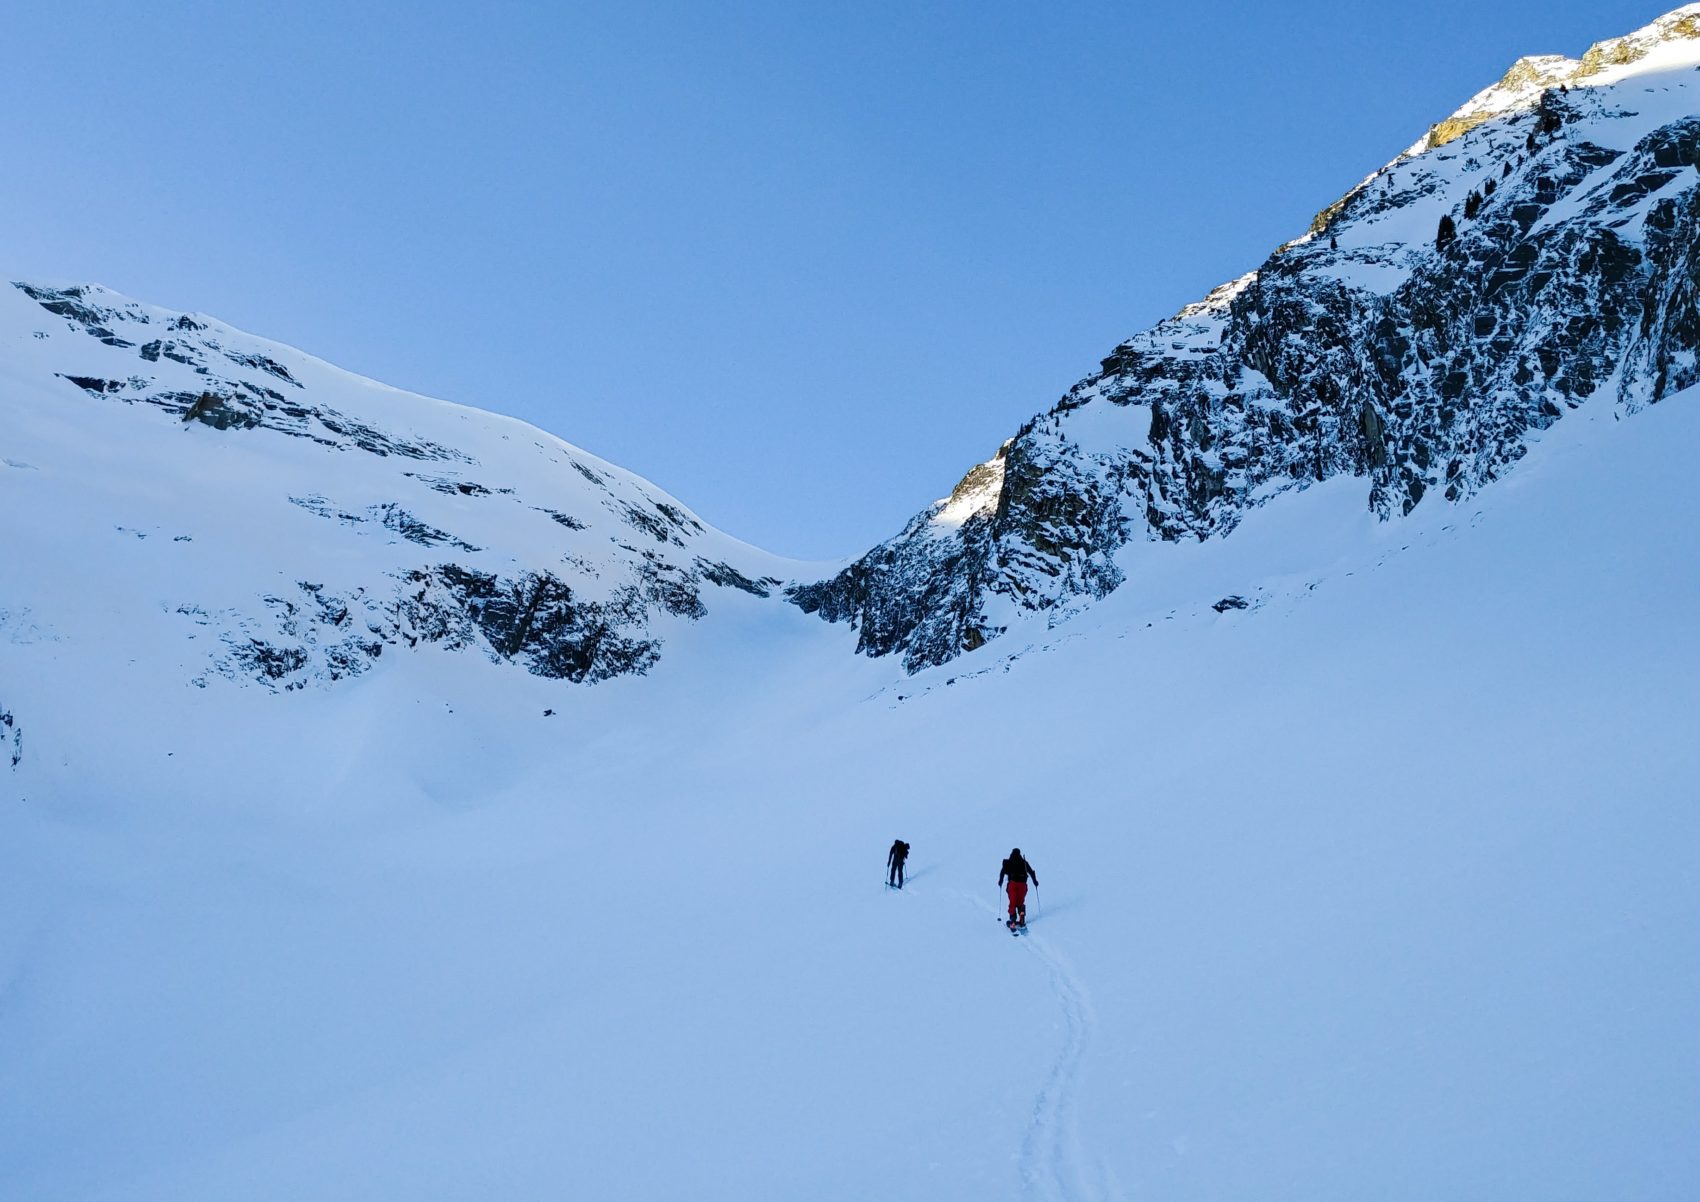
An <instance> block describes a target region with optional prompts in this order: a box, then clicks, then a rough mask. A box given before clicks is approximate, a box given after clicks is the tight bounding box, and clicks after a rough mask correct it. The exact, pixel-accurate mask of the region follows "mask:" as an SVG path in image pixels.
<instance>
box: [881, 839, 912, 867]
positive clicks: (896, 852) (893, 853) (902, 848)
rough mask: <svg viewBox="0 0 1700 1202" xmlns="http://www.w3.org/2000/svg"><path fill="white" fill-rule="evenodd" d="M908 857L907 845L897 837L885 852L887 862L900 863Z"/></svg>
mask: <svg viewBox="0 0 1700 1202" xmlns="http://www.w3.org/2000/svg"><path fill="white" fill-rule="evenodd" d="M908 858H909V845H908V844H907V843H905V842H904V841H903V840H901V839H899V840H897V841H896V842H895V843H893V844H892V845H891V850H890V851H888V852H886V853H885V862H886V863H887V864H901V863H903V861H905V860H907V859H908Z"/></svg>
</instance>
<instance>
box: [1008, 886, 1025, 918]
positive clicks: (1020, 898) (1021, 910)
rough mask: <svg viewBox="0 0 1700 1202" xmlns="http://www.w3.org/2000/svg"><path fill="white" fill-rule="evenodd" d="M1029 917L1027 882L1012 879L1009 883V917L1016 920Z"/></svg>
mask: <svg viewBox="0 0 1700 1202" xmlns="http://www.w3.org/2000/svg"><path fill="white" fill-rule="evenodd" d="M1026 917H1027V882H1026V881H1011V882H1010V883H1009V918H1010V921H1011V922H1014V921H1015V920H1016V919H1017V918H1026Z"/></svg>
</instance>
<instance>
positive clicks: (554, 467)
mask: <svg viewBox="0 0 1700 1202" xmlns="http://www.w3.org/2000/svg"><path fill="white" fill-rule="evenodd" d="M1696 22H1700V6H1690V7H1689V8H1687V9H1684V10H1680V11H1679V12H1677V13H1675V14H1672V15H1671V16H1670V17H1668V18H1666V19H1664V20H1663V21H1661V22H1658V23H1656V24H1655V25H1654V26H1651V27H1649V29H1648V30H1647V31H1643V32H1641V33H1639V34H1636V35H1632V36H1631V37H1630V38H1627V39H1621V40H1619V41H1617V42H1612V43H1602V45H1601V46H1600V47H1596V49H1595V50H1594V51H1590V53H1589V55H1588V56H1587V57H1586V58H1584V59H1583V60H1579V61H1575V62H1573V61H1572V60H1568V59H1552V58H1548V59H1535V60H1523V61H1522V62H1521V63H1519V65H1518V66H1517V67H1515V68H1513V70H1512V72H1511V73H1510V74H1509V75H1508V76H1507V77H1506V80H1505V81H1503V82H1502V83H1501V84H1500V85H1496V87H1495V88H1491V89H1489V90H1487V91H1486V92H1484V93H1482V94H1481V95H1479V96H1478V97H1476V98H1475V99H1474V100H1472V101H1471V102H1470V104H1469V105H1466V106H1465V108H1464V109H1462V110H1460V112H1459V114H1458V115H1456V116H1455V117H1454V118H1452V119H1450V120H1449V121H1448V122H1443V123H1441V124H1440V125H1438V126H1436V127H1435V129H1434V130H1433V131H1431V133H1430V134H1429V135H1428V136H1427V137H1426V138H1425V139H1424V141H1423V142H1422V143H1419V145H1418V146H1417V147H1414V148H1413V149H1412V150H1411V151H1410V152H1409V153H1408V154H1407V155H1405V156H1402V157H1401V158H1400V159H1398V160H1396V161H1395V162H1394V163H1393V164H1391V165H1389V167H1387V168H1386V169H1384V170H1383V171H1382V172H1378V173H1377V174H1376V175H1375V176H1372V177H1371V178H1370V180H1368V181H1366V182H1365V184H1363V185H1361V186H1360V187H1358V188H1357V189H1354V190H1353V191H1352V192H1351V193H1350V194H1348V196H1347V197H1346V198H1345V200H1344V201H1343V202H1342V204H1341V205H1339V206H1336V207H1333V208H1331V209H1330V210H1328V211H1326V212H1325V213H1324V214H1322V216H1321V217H1320V218H1319V223H1318V226H1317V228H1316V230H1314V231H1313V232H1312V233H1311V234H1310V235H1308V236H1306V237H1305V238H1303V239H1300V240H1299V241H1298V242H1297V243H1294V244H1292V245H1291V246H1289V247H1286V248H1284V249H1283V251H1282V252H1280V253H1278V254H1277V255H1275V256H1273V257H1272V258H1271V259H1270V260H1269V262H1268V263H1266V264H1265V265H1264V266H1263V267H1262V268H1260V269H1259V271H1257V272H1256V273H1254V274H1253V275H1251V276H1248V277H1246V278H1245V279H1243V280H1240V281H1236V282H1235V283H1233V284H1230V285H1228V286H1226V287H1225V288H1223V289H1221V290H1218V292H1217V293H1215V294H1213V295H1212V296H1211V297H1209V298H1207V299H1206V300H1205V301H1204V302H1202V303H1201V304H1199V305H1197V306H1192V307H1190V308H1188V309H1186V310H1183V311H1182V313H1181V314H1179V315H1178V316H1177V317H1176V318H1174V319H1172V320H1171V321H1169V322H1166V323H1164V324H1163V325H1161V326H1159V327H1158V328H1157V329H1155V330H1153V331H1150V332H1148V333H1146V334H1143V335H1141V336H1139V337H1137V338H1135V339H1132V340H1130V341H1129V342H1128V343H1126V344H1124V345H1123V346H1122V347H1120V348H1117V350H1116V352H1115V353H1114V354H1113V355H1112V356H1111V357H1110V359H1109V360H1107V361H1106V364H1105V367H1104V369H1103V371H1102V372H1100V373H1097V374H1095V375H1094V376H1092V377H1091V378H1089V379H1088V380H1086V381H1084V382H1082V384H1080V385H1079V386H1077V387H1076V388H1075V389H1074V390H1072V391H1071V392H1070V393H1069V394H1068V395H1067V396H1066V397H1065V398H1064V399H1063V401H1062V402H1060V403H1059V404H1058V405H1057V406H1056V407H1055V408H1054V409H1053V410H1052V411H1050V412H1048V413H1047V414H1045V415H1043V416H1042V417H1040V418H1036V419H1035V420H1034V421H1033V422H1032V423H1030V424H1029V425H1028V426H1027V427H1026V428H1025V429H1023V430H1022V431H1021V432H1020V433H1019V434H1018V435H1017V437H1016V438H1014V439H1013V440H1011V442H1009V443H1008V444H1007V445H1006V446H1005V447H1004V448H1003V450H1002V451H1000V453H999V454H998V455H997V456H994V457H993V458H992V459H991V460H989V461H988V462H987V463H985V464H984V465H982V466H980V467H978V468H976V469H975V470H974V471H972V472H970V473H969V475H968V477H967V478H966V479H965V480H964V481H963V483H962V484H961V485H960V486H959V487H958V488H957V489H956V490H955V492H954V493H953V494H952V495H951V496H950V497H949V498H947V499H946V500H944V501H941V502H939V503H938V504H937V505H935V506H933V507H931V508H929V509H928V510H927V511H926V512H925V513H923V514H922V515H921V516H920V517H918V518H917V519H916V521H915V522H914V523H912V524H911V526H910V527H909V529H908V530H906V531H905V532H904V534H903V535H902V536H900V537H899V538H898V539H896V540H893V541H892V542H891V543H889V544H886V545H885V546H884V547H882V548H879V549H876V550H875V551H874V552H871V553H870V554H869V555H868V556H866V557H864V558H862V559H861V560H859V561H857V562H856V563H855V564H853V565H852V566H850V567H849V568H848V569H845V570H843V571H839V570H838V566H832V567H822V566H820V565H802V564H796V563H792V562H787V561H783V560H778V559H776V558H774V557H772V556H769V555H766V554H764V553H762V552H760V551H758V550H755V549H753V548H750V547H747V546H745V545H743V544H741V543H738V542H737V541H735V540H734V539H732V538H730V537H728V536H726V535H723V534H721V533H719V532H717V531H714V530H712V529H709V528H706V527H705V526H704V524H703V523H701V522H700V521H699V520H697V519H696V518H695V517H693V516H692V515H691V513H690V511H689V510H688V509H687V508H686V507H685V506H684V505H683V504H682V503H680V502H678V501H676V500H674V499H673V498H671V497H669V496H668V495H667V494H666V493H664V492H662V491H661V490H659V489H658V488H656V487H654V486H653V485H650V484H648V483H646V482H644V481H642V480H639V479H637V478H635V477H633V476H632V475H630V474H629V473H626V472H623V471H621V470H620V469H618V468H615V467H612V466H610V465H608V464H606V463H603V462H601V461H600V460H597V459H595V458H593V457H592V456H590V455H588V454H586V453H584V452H582V451H579V450H576V449H574V448H573V447H570V446H568V445H567V444H565V443H562V442H560V441H558V440H556V439H554V438H553V437H551V436H549V435H546V434H543V433H541V432H539V431H537V430H535V429H533V428H531V427H529V426H527V425H524V424H523V423H519V422H515V421H511V420H509V419H506V418H500V417H495V416H492V415H490V414H486V413H480V412H477V411H475V410H470V409H465V408H461V407H458V406H455V405H450V404H446V403H443V402H439V401H433V400H429V399H426V398H423V397H419V396H414V395H411V394H408V393H403V392H399V391H397V390H394V389H390V388H386V387H384V386H383V385H380V384H376V383H373V382H372V381H369V380H364V379H360V378H358V377H355V376H352V375H349V374H347V373H345V372H342V371H339V370H338V369H336V368H333V367H330V366H329V365H327V364H324V363H322V362H320V361H318V360H315V359H312V358H311V357H309V356H307V355H304V354H301V353H300V352H298V351H294V350H291V349H289V348H287V347H282V346H279V345H277V344H274V343H270V342H266V341H264V340H262V339H258V338H254V337H252V336H249V335H246V334H243V333H240V332H239V331H236V330H233V329H231V328H229V327H227V326H224V325H222V324H220V323H218V322H216V321H213V320H212V319H209V318H205V317H202V316H199V315H189V314H179V313H171V312H166V311H163V310H159V309H155V308H151V307H149V306H146V305H143V304H140V303H138V302H133V301H128V300H125V299H124V298H122V297H118V296H116V295H114V294H112V293H110V292H107V291H106V290H104V289H100V288H95V287H75V288H73V287H63V286H44V285H40V284H36V283H28V284H20V285H18V286H16V287H0V1199H6V1200H7V1202H10V1200H11V1199H14V1198H16V1199H26V1200H28V1202H226V1200H229V1199H242V1200H243V1202H300V1200H301V1199H314V1200H315V1202H320V1200H323V1202H341V1200H347V1202H356V1200H358V1202H464V1200H466V1199H473V1198H480V1199H481V1198H497V1199H510V1198H511V1199H531V1198H550V1199H552V1198H585V1199H619V1200H621V1202H673V1200H676V1199H681V1198H690V1199H737V1200H738V1202H747V1200H749V1199H783V1200H787V1202H788V1200H791V1199H808V1200H810V1202H838V1200H842V1202H862V1200H864V1199H867V1198H872V1197H878V1198H896V1199H902V1200H905V1202H908V1200H915V1202H955V1200H962V1202H970V1200H972V1202H1005V1200H1007V1202H1016V1200H1017V1199H1019V1200H1021V1202H1034V1200H1039V1202H1065V1200H1067V1202H1078V1200H1085V1199H1092V1200H1094V1202H1096V1200H1099V1199H1109V1200H1115V1199H1143V1198H1153V1199H1164V1200H1166V1202H1221V1200H1224V1199H1232V1200H1263V1199H1275V1200H1278V1202H1347V1200H1352V1199H1363V1198H1374V1199H1386V1200H1388V1202H1428V1200H1430V1199H1436V1198H1441V1199H1484V1200H1485V1199H1499V1198H1515V1199H1533V1200H1538V1202H1562V1200H1571V1199H1579V1200H1581V1199H1586V1200H1592V1199H1601V1198H1626V1199H1634V1200H1635V1202H1690V1199H1691V1198H1692V1197H1693V1195H1694V1192H1695V1191H1694V1184H1695V1182H1696V1181H1697V1180H1700V1128H1697V1126H1696V1124H1695V1121H1694V1116H1695V1115H1696V1114H1700V1025H1697V1024H1696V1022H1695V1015H1696V1014H1697V1013H1700V958H1697V957H1696V956H1695V955H1694V954H1693V951H1692V949H1693V946H1694V919H1695V915H1696V914H1697V913H1700V877H1697V875H1696V873H1695V871H1694V848H1695V847H1696V846H1700V807H1697V806H1696V805H1695V798H1696V797H1697V796H1700V740H1696V739H1695V738H1694V737H1693V729H1692V728H1693V725H1694V714H1695V713H1696V712H1700V672H1696V671H1695V666H1696V664H1700V525H1697V524H1696V523H1695V521H1694V517H1693V515H1694V505H1693V491H1694V490H1693V474H1694V468H1693V461H1694V447H1695V445H1696V444H1697V443H1700V382H1696V381H1695V372H1696V365H1695V359H1694V350H1695V347H1696V326H1695V312H1696V310H1695V288H1696V279H1695V274H1694V273H1695V270H1696V269H1695V265H1694V258H1693V256H1694V253H1695V247H1694V242H1695V234H1696V231H1695V228H1694V218H1695V214H1694V205H1695V204H1696V203H1700V202H1696V200H1695V195H1696V194H1695V192H1694V190H1693V184H1694V182H1695V177H1696V174H1697V173H1696V171H1695V169H1694V165H1693V164H1694V161H1695V160H1694V157H1693V152H1694V149H1695V142H1694V138H1693V136H1692V134H1691V131H1692V130H1694V129H1695V122H1696V121H1697V120H1700V94H1697V93H1696V92H1694V90H1693V88H1694V86H1695V84H1694V82H1691V81H1700V71H1696V69H1695V68H1696V66H1697V65H1700V40H1697V39H1696V38H1695V37H1694V33H1695V32H1696V30H1695V24H1696ZM1555 87H1562V88H1566V89H1568V90H1560V91H1555V90H1553V89H1554V88H1555ZM1490 183H1491V184H1492V185H1493V186H1492V187H1491V188H1490V187H1489V184H1490ZM1471 196H1474V197H1476V200H1475V201H1473V202H1472V201H1471V199H1470V198H1471ZM1467 214H1468V215H1467ZM1443 216H1446V217H1450V218H1451V220H1452V226H1453V231H1452V236H1451V237H1450V238H1445V237H1442V236H1441V228H1442V225H1441V218H1442V217H1443ZM1437 241H1442V242H1444V243H1445V245H1437ZM1655 402H1656V403H1655ZM1620 418H1628V420H1619V419H1620ZM1366 495H1367V503H1366ZM1224 534H1231V537H1218V536H1220V535H1224ZM1118 583H1120V584H1121V587H1116V586H1117V585H1118ZM788 597H789V598H790V600H794V601H797V602H801V604H800V605H799V604H792V603H788ZM810 610H813V611H816V612H809V611H810ZM818 613H825V614H826V615H827V616H829V617H839V618H848V619H850V620H852V621H854V622H856V623H857V631H856V632H854V633H853V632H852V631H851V630H850V629H849V628H848V627H847V626H846V625H845V624H843V623H838V624H833V623H827V622H822V621H821V620H819V617H818V616H817V614H818ZM1064 615H1068V616H1069V620H1068V621H1067V622H1066V623H1063V622H1060V621H1057V620H1056V619H1060V618H1061V617H1063V616H1064ZM1005 630H1007V635H1006V637H1004V638H1003V640H1002V641H1001V642H999V643H996V644H993V645H991V646H982V647H980V649H979V650H978V651H977V652H976V653H975V654H973V655H968V656H963V657H961V658H960V659H954V658H953V657H958V656H961V653H962V652H963V651H964V650H965V649H967V648H969V647H971V646H973V645H974V644H976V643H983V642H985V641H988V640H990V639H992V638H994V637H995V636H996V635H997V634H998V633H999V632H1000V631H1005ZM857 638H859V639H860V642H861V645H862V649H863V650H866V651H873V652H896V653H899V654H892V655H871V656H864V655H856V654H854V653H853V647H854V645H855V641H856V639H857ZM945 661H951V662H949V663H946V662H945ZM911 669H915V671H913V672H911ZM593 681H594V682H598V683H597V684H596V687H594V688H589V687H584V685H585V684H586V683H588V682H593ZM894 837H901V838H904V839H906V840H907V841H909V842H910V843H911V844H912V845H913V847H914V854H913V855H912V857H911V859H910V863H909V870H910V871H909V882H908V885H907V887H906V888H905V889H904V890H903V891H902V892H901V893H899V892H896V891H891V890H887V889H886V888H885V887H884V884H883V880H884V865H883V862H882V861H883V857H884V855H885V850H886V848H887V847H888V846H889V845H890V843H891V840H892V839H893V838H894ZM1014 844H1019V846H1021V848H1022V849H1023V850H1024V852H1025V853H1026V855H1027V856H1028V858H1029V859H1030V860H1031V861H1032V862H1033V864H1034V866H1035V867H1036V868H1037V870H1038V874H1039V879H1040V880H1042V881H1043V887H1042V889H1040V888H1036V889H1035V891H1034V895H1033V898H1032V902H1031V909H1032V912H1033V923H1032V927H1031V930H1030V931H1029V933H1028V934H1027V935H1026V936H1025V937H1023V938H1020V939H1012V938H1011V937H1010V936H1009V934H1008V933H1006V931H1005V930H1004V928H1003V926H1002V925H1000V924H999V923H997V922H992V923H988V922H986V921H985V920H986V918H988V917H996V916H997V911H998V906H999V904H1000V900H1001V899H1000V896H999V893H998V890H997V887H996V884H995V880H996V873H997V868H998V864H999V862H1000V860H1001V858H1002V857H1003V856H1004V855H1005V854H1007V852H1008V850H1009V848H1010V847H1011V846H1012V845H1014ZM876 872H877V873H879V874H880V875H879V878H877V879H876V876H875V873H876Z"/></svg>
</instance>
